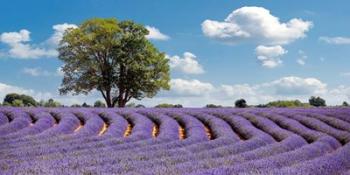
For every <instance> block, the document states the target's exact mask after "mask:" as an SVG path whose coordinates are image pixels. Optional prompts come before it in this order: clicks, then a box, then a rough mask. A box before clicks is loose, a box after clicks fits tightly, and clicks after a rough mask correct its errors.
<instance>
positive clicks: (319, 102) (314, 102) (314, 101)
mask: <svg viewBox="0 0 350 175" xmlns="http://www.w3.org/2000/svg"><path fill="white" fill-rule="evenodd" d="M309 104H310V105H311V106H315V107H322V106H326V101H325V100H324V99H322V98H321V97H314V96H312V97H310V99H309Z"/></svg>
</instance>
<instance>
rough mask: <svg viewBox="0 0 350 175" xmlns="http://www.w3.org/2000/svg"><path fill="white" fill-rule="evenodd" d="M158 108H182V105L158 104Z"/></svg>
mask: <svg viewBox="0 0 350 175" xmlns="http://www.w3.org/2000/svg"><path fill="white" fill-rule="evenodd" d="M155 107H156V108H182V105H181V104H176V105H173V104H168V103H162V104H158V105H157V106H155Z"/></svg>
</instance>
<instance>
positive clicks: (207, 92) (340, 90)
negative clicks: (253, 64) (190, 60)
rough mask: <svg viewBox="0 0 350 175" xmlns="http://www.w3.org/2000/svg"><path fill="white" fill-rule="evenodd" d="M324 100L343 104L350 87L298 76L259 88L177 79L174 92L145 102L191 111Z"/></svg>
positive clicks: (253, 85)
mask: <svg viewBox="0 0 350 175" xmlns="http://www.w3.org/2000/svg"><path fill="white" fill-rule="evenodd" d="M313 95H315V96H321V97H324V98H325V99H326V100H327V103H328V102H329V103H328V104H333V105H334V104H339V103H341V102H342V101H346V100H349V99H350V87H345V86H340V87H337V88H332V89H329V88H328V87H327V84H326V83H324V82H322V81H321V80H319V79H317V78H312V77H310V78H303V77H296V76H287V77H282V78H279V79H277V80H273V81H269V82H264V83H259V84H231V85H230V84H221V85H213V84H211V83H209V82H202V81H199V80H195V79H194V80H192V79H174V80H172V81H171V89H170V91H166V92H163V93H161V94H159V95H157V96H156V97H155V98H152V99H145V100H143V101H142V102H145V103H144V104H146V105H149V106H154V105H156V104H157V103H181V104H183V105H185V106H189V107H201V106H205V105H206V104H209V103H215V104H220V105H227V106H232V105H233V103H234V101H235V100H236V99H239V98H244V99H246V100H247V101H248V103H249V104H264V103H267V102H269V101H274V100H295V99H299V100H301V101H305V102H307V100H308V98H309V97H310V96H313Z"/></svg>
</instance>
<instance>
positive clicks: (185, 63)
mask: <svg viewBox="0 0 350 175" xmlns="http://www.w3.org/2000/svg"><path fill="white" fill-rule="evenodd" d="M167 57H168V58H169V61H170V62H169V65H170V67H171V68H172V69H175V70H179V71H181V72H184V73H186V74H202V73H204V70H203V68H202V66H201V65H200V64H199V63H198V61H197V60H196V58H197V57H196V55H194V54H192V53H190V52H185V53H184V54H183V57H182V58H181V57H179V56H177V55H175V56H171V57H170V56H167Z"/></svg>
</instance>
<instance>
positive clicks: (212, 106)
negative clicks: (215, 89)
mask: <svg viewBox="0 0 350 175" xmlns="http://www.w3.org/2000/svg"><path fill="white" fill-rule="evenodd" d="M205 107H206V108H222V106H221V105H215V104H207V105H205Z"/></svg>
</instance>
